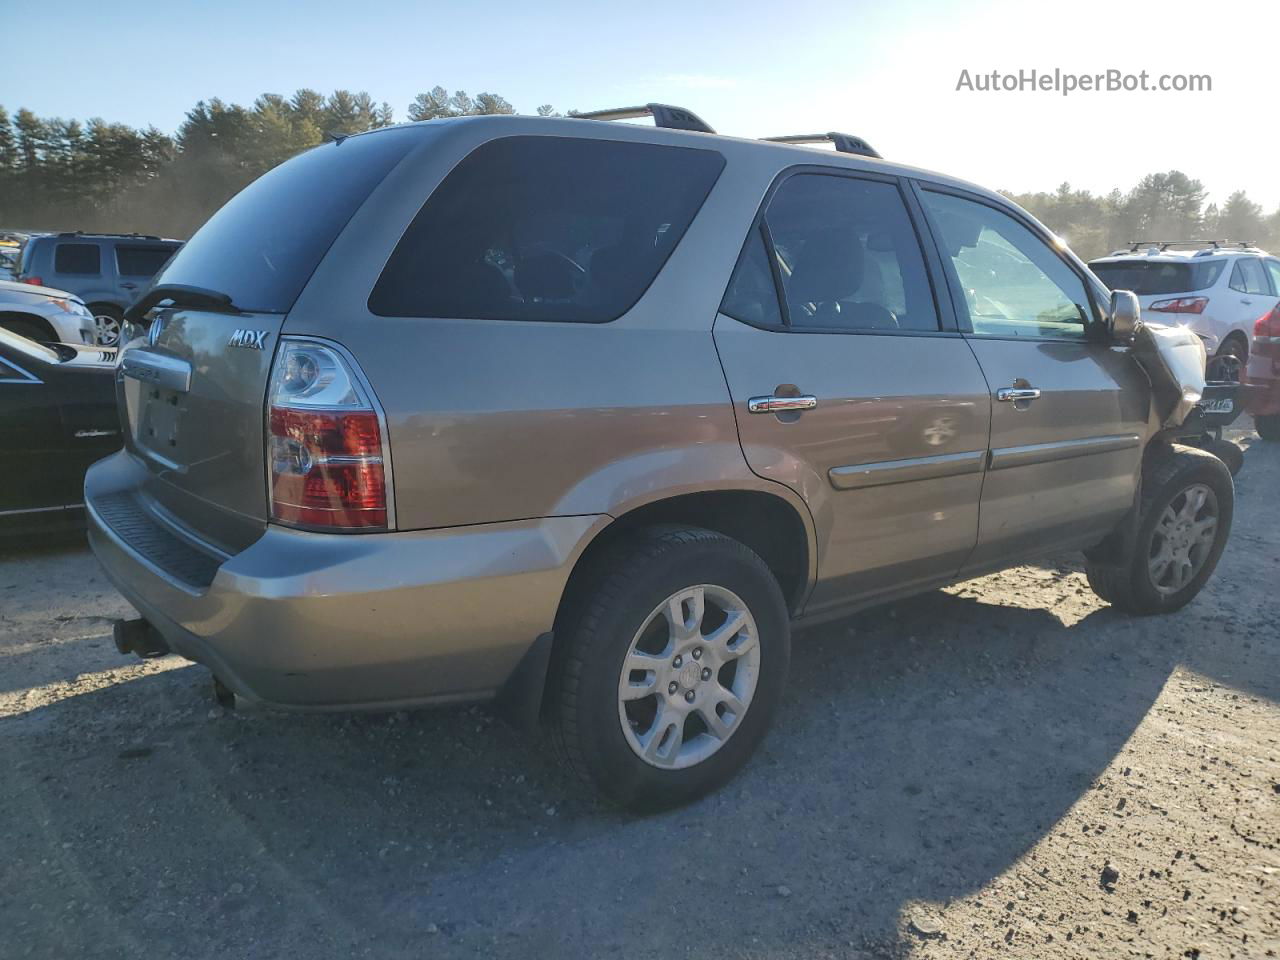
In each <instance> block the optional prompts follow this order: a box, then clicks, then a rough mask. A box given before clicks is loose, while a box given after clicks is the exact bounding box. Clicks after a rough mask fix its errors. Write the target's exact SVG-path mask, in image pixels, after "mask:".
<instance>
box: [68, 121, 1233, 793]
mask: <svg viewBox="0 0 1280 960" xmlns="http://www.w3.org/2000/svg"><path fill="white" fill-rule="evenodd" d="M634 112H644V113H650V114H652V115H653V116H654V118H655V120H656V121H657V123H658V125H657V126H655V127H647V126H640V125H636V124H619V123H607V122H602V120H603V119H614V118H616V117H618V116H623V115H627V112H621V113H619V112H614V113H610V114H605V115H602V116H601V117H600V118H590V117H588V118H575V119H550V118H535V117H480V118H463V119H451V120H443V121H431V122H427V123H417V124H411V125H406V126H400V127H392V128H388V129H385V130H379V131H375V132H371V133H367V134H361V135H358V136H351V137H347V138H344V139H341V140H339V141H337V142H333V143H328V144H325V145H323V146H320V147H317V148H315V149H314V150H311V151H309V152H307V153H305V154H303V155H301V156H299V157H297V158H295V159H293V160H290V161H289V162H287V163H285V164H283V165H281V166H280V167H278V168H276V169H275V170H273V171H271V172H270V173H268V174H266V175H265V176H263V177H262V178H261V179H260V180H258V181H257V182H255V183H254V184H252V185H251V186H250V187H248V188H247V189H246V190H244V192H242V193H241V194H240V195H239V196H237V197H235V198H234V199H233V200H232V201H230V202H229V203H228V204H227V205H226V206H225V207H224V208H223V209H222V210H221V211H220V212H219V213H218V214H217V215H215V216H214V217H213V218H212V219H211V220H210V221H209V222H208V224H206V225H205V227H204V228H203V229H201V230H200V232H199V233H198V234H197V235H196V236H195V237H193V238H192V239H191V241H190V242H189V243H188V244H187V245H186V246H185V247H184V248H183V249H182V250H181V251H180V252H179V253H178V254H177V255H176V256H175V257H174V258H173V260H172V261H171V262H170V263H169V264H168V265H167V266H166V267H165V268H164V270H163V271H162V272H161V274H160V275H159V276H158V277H157V278H156V282H155V285H154V286H153V287H152V288H151V289H150V291H149V292H147V293H146V294H145V295H144V296H143V297H142V299H141V300H140V301H139V302H138V303H137V304H136V305H135V306H134V307H133V308H132V309H131V311H130V313H129V315H128V317H127V320H128V321H129V325H128V333H127V336H126V340H127V344H126V346H125V347H124V349H123V350H122V356H121V360H120V363H119V367H118V390H119V402H120V407H121V414H122V417H123V419H124V422H125V425H126V430H125V433H126V449H125V450H123V451H122V452H121V453H119V454H118V455H115V456H113V457H111V458H109V459H107V460H104V461H102V462H100V463H98V464H97V465H96V466H94V467H93V468H92V469H91V470H90V471H89V474H88V477H87V479H86V482H85V487H86V491H85V492H86V502H87V504H88V510H89V513H90V538H91V541H92V544H93V548H94V550H95V551H96V552H97V555H98V557H99V558H100V560H101V561H102V564H103V566H104V567H105V568H106V570H107V572H108V574H109V575H110V577H111V579H112V580H113V581H114V582H115V583H116V585H117V586H118V587H119V588H120V590H121V591H122V592H123V593H124V595H125V596H126V597H127V598H128V599H129V600H130V601H131V602H132V603H133V604H134V605H135V606H136V607H137V609H138V610H139V611H140V613H141V614H142V617H143V618H144V619H143V620H136V621H130V622H122V623H120V624H118V625H117V631H116V639H117V643H118V644H119V646H120V647H121V649H122V650H124V651H133V652H136V653H141V654H144V655H152V654H158V653H162V652H166V651H169V650H172V651H174V652H177V653H180V654H182V655H183V656H186V657H188V658H191V659H193V660H197V661H199V662H201V663H203V664H206V665H207V666H208V667H209V668H210V669H211V670H212V671H213V673H214V675H215V677H216V688H217V689H218V690H219V691H221V693H222V694H223V695H224V696H231V695H238V696H241V697H246V698H253V699H256V700H261V701H266V702H269V703H274V704H278V705H283V706H288V707H292V708H300V709H339V710H345V709H362V708H374V709H386V708H401V707H406V706H413V705H419V704H428V703H443V702H454V701H463V700H476V699H485V698H497V699H498V700H499V701H500V703H501V704H502V705H503V706H504V707H505V708H506V709H507V710H509V711H510V712H512V713H513V714H515V715H519V716H525V717H536V716H538V715H541V716H543V717H544V718H546V719H548V720H549V721H550V722H551V724H552V725H553V727H554V729H555V730H556V731H557V732H558V736H559V739H560V740H561V742H562V743H563V745H564V747H565V751H566V753H567V755H568V758H569V760H570V761H571V762H572V764H573V765H574V766H575V767H576V768H577V769H578V770H580V771H581V772H583V773H585V774H587V775H589V776H590V777H591V778H592V779H593V780H594V781H595V782H596V783H597V784H598V786H599V788H600V789H601V790H602V791H603V792H604V793H606V794H607V795H609V796H610V797H612V798H613V799H615V800H617V801H619V802H621V803H624V804H627V805H631V806H634V807H650V808H651V807H655V806H663V805H669V804H674V803H679V802H683V801H686V800H688V799H690V798H692V797H695V796H697V795H699V794H701V793H704V792H705V791H707V790H709V789H712V788H714V787H715V786H717V785H718V784H720V783H722V782H723V781H725V780H726V779H727V778H728V777H729V776H731V775H732V774H733V773H734V772H735V771H736V770H737V769H738V768H739V767H740V766H741V765H742V764H743V762H744V761H745V760H746V759H747V758H748V756H749V755H750V754H751V752H752V751H753V750H754V749H755V747H756V746H757V745H758V743H759V742H760V740H761V738H762V737H763V736H764V734H765V731H766V729H767V728H768V726H769V723H770V720H771V717H772V715H773V713H774V711H775V709H776V708H777V705H778V702H779V697H780V694H781V691H782V688H783V685H784V681H785V678H786V673H787V665H788V661H789V658H790V651H791V646H790V644H791V629H792V626H793V625H794V624H797V623H806V624H807V623H810V622H814V621H819V620H822V619H824V618H830V617H835V616H840V615H842V614H846V613H848V612H849V611H851V610H853V609H855V608H857V607H861V606H865V605H868V604H873V603H878V602H881V601H884V600H887V599H890V598H894V597H901V596H904V595H907V594H912V593H917V592H920V591H925V590H930V589H933V588H936V587H938V586H940V585H943V584H947V583H950V582H953V581H957V580H961V579H964V578H967V577H972V576H975V575H977V574H981V573H986V572H988V571H992V570H996V569H999V568H1002V567H1007V566H1009V565H1011V564H1016V563H1021V562H1024V561H1026V560H1028V559H1030V558H1033V557H1035V556H1038V555H1041V554H1046V553H1061V552H1062V551H1065V550H1071V549H1084V550H1086V551H1087V556H1088V557H1089V558H1090V568H1089V569H1090V582H1091V583H1093V584H1094V586H1095V589H1097V590H1098V591H1099V592H1100V593H1101V594H1102V595H1103V596H1104V597H1106V598H1107V599H1109V600H1111V601H1112V602H1113V603H1115V604H1117V605H1119V606H1120V607H1122V608H1124V609H1126V610H1130V611H1133V612H1141V613H1147V612H1159V611H1164V610H1173V609H1175V608H1177V607H1179V606H1181V605H1183V604H1185V603H1186V602H1187V601H1189V600H1190V599H1191V598H1192V597H1193V596H1194V595H1195V594H1196V593H1197V592H1198V591H1199V589H1200V588H1201V586H1203V584H1204V582H1205V580H1206V579H1207V578H1208V577H1209V575H1210V574H1211V573H1212V571H1213V568H1214V566H1215V564H1216V562H1217V560H1218V556H1219V554H1220V553H1221V550H1222V548H1223V544H1224V542H1225V540H1226V537H1227V534H1228V528H1229V525H1230V520H1231V510H1232V486H1231V479H1230V477H1229V475H1228V474H1227V471H1226V470H1225V468H1224V467H1223V466H1222V464H1221V463H1220V462H1219V461H1217V460H1215V459H1214V458H1213V457H1211V456H1209V455H1207V454H1202V453H1199V452H1197V451H1191V450H1187V449H1184V448H1179V447H1176V446H1173V445H1171V444H1170V443H1169V442H1168V441H1167V440H1166V439H1165V436H1164V433H1163V431H1162V421H1163V420H1164V418H1165V417H1166V416H1167V409H1162V407H1167V406H1168V404H1166V403H1165V402H1164V401H1162V400H1161V398H1160V396H1159V391H1153V389H1152V386H1151V381H1150V380H1149V379H1148V376H1147V374H1145V373H1144V372H1143V370H1142V369H1141V368H1140V366H1139V365H1138V363H1137V362H1136V360H1135V358H1134V356H1133V353H1132V351H1131V349H1130V348H1129V347H1128V346H1127V343H1128V334H1129V333H1130V332H1131V327H1132V323H1133V320H1134V318H1133V316H1132V315H1131V313H1129V312H1128V310H1129V308H1128V307H1126V306H1125V304H1126V303H1129V302H1130V301H1132V297H1129V299H1128V301H1126V300H1124V299H1123V297H1124V295H1120V294H1118V295H1117V297H1118V298H1119V299H1118V300H1117V301H1116V302H1118V303H1120V304H1121V307H1120V308H1117V307H1116V306H1114V305H1113V302H1112V300H1111V298H1110V295H1109V294H1108V292H1107V291H1106V289H1105V288H1104V287H1103V286H1102V285H1101V284H1100V283H1099V282H1098V281H1097V280H1096V279H1095V278H1094V277H1093V276H1092V275H1091V274H1090V273H1089V271H1088V270H1087V269H1086V268H1085V267H1084V266H1083V265H1082V264H1081V263H1080V261H1079V260H1077V259H1076V258H1075V257H1074V256H1073V255H1072V254H1071V253H1070V252H1069V251H1068V250H1067V249H1066V248H1065V247H1064V246H1063V245H1062V244H1061V243H1060V242H1059V241H1057V240H1056V239H1055V238H1054V237H1053V236H1052V235H1051V234H1050V233H1048V232H1047V231H1046V230H1045V229H1044V228H1043V227H1042V226H1041V225H1039V224H1038V223H1037V222H1036V221H1035V220H1033V219H1032V218H1030V217H1029V216H1027V214H1025V213H1024V212H1023V211H1022V210H1020V209H1019V208H1017V207H1016V206H1014V205H1013V204H1011V203H1010V202H1009V201H1008V200H1006V199H1004V198H1003V197H1001V196H999V195H997V194H995V193H991V192H990V191H987V190H983V189H980V188H977V187H974V186H971V185H968V184H965V183H961V182H959V181H956V180H952V179H950V178H948V177H943V176H939V175H935V174H930V173H925V172H923V171H919V170H914V169H909V168H904V167H901V166H897V165H895V164H892V163H887V162H885V161H883V160H881V159H879V158H878V156H877V155H876V154H875V153H874V152H873V151H871V150H870V148H869V147H867V146H866V145H865V143H863V142H862V141H860V140H858V139H857V138H854V137H845V136H839V135H829V139H831V140H833V141H834V142H835V144H836V146H837V147H838V148H839V150H837V151H825V150H817V149H813V148H810V147H805V146H797V145H794V144H792V143H776V142H774V143H770V142H762V141H750V140H738V139H732V138H728V137H720V136H716V135H714V134H713V132H712V131H711V130H710V129H709V128H707V127H706V126H705V124H703V123H702V122H701V121H700V120H698V118H697V117H696V116H694V115H692V114H690V113H689V112H688V111H683V110H679V109H675V108H667V107H662V106H659V105H653V106H651V107H649V108H645V109H644V110H640V111H634ZM788 139H791V140H796V139H800V138H788ZM818 139H827V138H826V137H824V138H818ZM1117 313H1121V314H1123V316H1116V314H1117ZM1202 356H1203V352H1201V357H1202ZM1176 400H1177V398H1176V397H1175V398H1174V401H1170V402H1175V401H1176ZM856 655H857V654H856V651H854V650H851V651H850V656H856Z"/></svg>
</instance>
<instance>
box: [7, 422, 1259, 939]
mask: <svg viewBox="0 0 1280 960" xmlns="http://www.w3.org/2000/svg"><path fill="white" fill-rule="evenodd" d="M1250 436H1251V434H1248V433H1245V432H1240V433H1239V434H1238V439H1239V440H1240V442H1241V443H1244V444H1246V445H1247V444H1249V443H1250V440H1249V437H1250ZM1237 489H1238V497H1239V499H1238V504H1237V513H1236V528H1235V532H1234V533H1233V535H1232V539H1231V543H1230V545H1229V547H1228V549H1227V552H1226V554H1225V556H1224V558H1223V562H1222V565H1221V566H1220V567H1219V570H1218V574H1217V576H1216V577H1215V578H1214V580H1213V581H1212V582H1211V583H1210V584H1209V587H1208V588H1207V589H1206V590H1205V592H1204V593H1203V594H1202V595H1201V596H1200V598H1198V599H1197V600H1196V601H1195V602H1194V603H1192V604H1191V606H1189V607H1188V608H1187V609H1186V610H1184V611H1182V612H1181V613H1179V614H1176V615H1173V616H1169V617H1161V618H1151V619H1143V620H1137V619H1128V618H1126V617H1123V616H1119V615H1116V614H1113V613H1112V612H1111V611H1110V610H1109V609H1108V608H1106V607H1105V606H1103V605H1102V604H1101V603H1100V602H1099V601H1098V600H1097V599H1096V598H1095V597H1094V596H1093V594H1092V593H1090V592H1089V589H1088V587H1087V586H1086V584H1085V580H1084V576H1083V575H1082V573H1081V572H1080V569H1079V566H1078V565H1077V564H1076V563H1075V562H1074V560H1071V559H1066V560H1064V561H1063V562H1061V563H1057V564H1054V563H1049V564H1044V565H1040V566H1028V567H1021V568H1018V569H1015V570H1011V571H1008V572H1006V573H1003V574H1000V575H998V576H991V577H984V578H982V579H979V580H973V581H970V582H968V583H964V584H960V585H959V586H956V587H954V588H951V589H949V590H945V591H937V592H934V593H932V594H929V595H926V596H924V597H921V598H919V599H917V600H913V601H911V602H909V603H903V604H899V605H898V606H896V607H891V608H882V609H878V610H873V611H869V612H866V613H864V614H861V615H859V616H857V617H854V618H852V619H849V620H846V621H842V622H839V623H836V624H832V625H829V626H826V627H823V628H820V629H815V630H813V631H810V632H808V633H806V634H803V635H801V636H799V637H798V638H797V642H796V645H795V664H794V668H793V675H792V679H791V683H790V687H789V693H788V695H787V698H786V700H785V701H784V704H783V708H782V710H781V713H780V717H779V721H778V723H777V726H776V728H775V730H774V731H773V733H772V734H771V736H770V738H769V739H768V741H767V742H766V744H765V746H764V748H763V749H762V751H761V752H760V753H759V754H758V755H757V756H756V758H755V759H754V760H753V761H752V763H751V764H750V765H749V766H748V768H747V769H746V771H745V772H744V773H743V774H742V775H741V776H739V777H738V778H737V779H736V780H735V781H734V782H733V783H732V784H730V785H729V786H728V787H727V788H726V789H724V790H722V791H720V792H719V793H718V794H716V795H715V796H712V797H709V798H707V799H706V800H704V801H702V802H700V803H698V804H696V805H694V806H692V807H690V808H687V809H684V810H681V811H677V812H674V813H669V814H664V815H661V816H654V817H649V818H643V819H637V818H634V817H630V816H626V815H623V814H620V813H618V812H616V811H613V810H611V809H609V808H606V807H604V806H602V805H600V804H599V803H597V802H596V801H595V800H594V799H593V798H592V797H591V796H589V795H587V794H586V793H585V792H584V790H583V789H581V788H580V787H579V786H578V785H577V784H576V783H575V782H573V781H571V780H569V779H568V778H567V777H566V776H565V775H563V774H562V773H561V772H560V770H559V769H558V768H557V766H556V765H555V763H554V761H553V759H552V757H551V754H550V751H549V750H548V749H547V748H546V747H545V746H543V745H541V744H540V743H539V742H538V741H537V740H536V739H534V738H531V737H529V736H525V735H522V734H520V733H517V732H515V731H513V730H510V729H508V728H507V727H506V726H505V725H504V724H503V723H502V722H501V721H495V720H494V719H493V718H492V717H490V716H489V715H488V714H487V713H485V712H484V711H483V710H480V709H476V708H471V709H454V710H443V711H434V712H420V713H411V714H405V713H401V714H392V715H361V716H339V715H328V716H303V715H294V714H283V713H277V712H271V711H265V710H239V711H235V712H227V711H224V710H222V709H220V708H218V707H216V706H215V705H214V702H213V700H212V699H211V696H210V692H209V685H208V676H207V674H206V673H205V671H204V670H203V668H200V667H196V666H190V665H187V664H185V663H183V662H181V661H178V660H177V659H176V658H165V659H163V660H158V661H151V662H149V663H145V664H141V663H137V662H135V663H133V664H130V662H129V661H127V660H124V659H123V658H121V657H119V656H118V655H117V654H116V653H115V650H114V648H113V647H112V645H111V641H110V638H109V637H108V636H107V635H106V633H105V631H106V630H107V628H108V625H109V620H110V618H112V617H116V616H120V615H122V614H126V613H127V612H128V607H127V605H126V604H125V603H124V602H123V601H122V600H121V599H120V598H119V597H118V595H116V594H115V592H114V591H113V590H112V589H111V588H110V586H109V585H108V584H107V582H106V581H105V579H104V578H103V577H102V575H101V574H100V573H99V572H98V569H97V567H96V565H95V562H94V560H93V558H92V556H91V555H90V554H89V553H88V552H87V551H86V550H85V549H83V548H81V547H79V546H75V545H73V546H68V547H64V548H60V549H58V548H46V549H43V550H39V551H34V552H32V551H28V552H24V553H9V554H6V555H5V556H4V557H3V558H0V763H2V764H3V767H2V769H3V779H2V780H0V957H4V958H8V957H25V956H38V957H59V958H62V957H78V958H79V957H143V956H145V957H148V958H161V957H183V958H188V960H190V958H203V957H219V958H222V957H236V958H240V957H259V956H261V957H282V958H291V957H299V958H301V957H307V958H314V957H330V956H332V957H357V956H372V957H399V956H413V957H443V958H448V957H471V956H486V957H487V956H499V957H507V956H511V957H521V958H527V957H542V956H556V957H577V956H625V957H627V958H636V957H675V956H680V957H684V956H692V957H715V958H733V957H744V958H755V957H771V958H815V957H858V958H871V957H885V958H888V957H904V956H911V957H947V958H950V957H989V956H993V955H1008V956H1021V957H1037V958H1039V957H1077V956H1097V957H1130V956H1134V957H1190V958H1196V957H1199V958H1204V960H1208V958H1218V957H1223V958H1225V957H1275V956H1280V626H1278V623H1277V613H1278V612H1280V605H1278V604H1277V600H1276V592H1277V588H1278V587H1280V497H1277V491H1280V446H1276V445H1270V444H1268V445H1263V444H1261V443H1259V442H1257V441H1256V438H1255V439H1254V442H1253V443H1252V447H1251V449H1250V452H1249V454H1248V459H1247V463H1246V465H1245V468H1244V471H1243V472H1242V474H1241V476H1240V479H1239V483H1238V487H1237ZM353 642H358V638H353Z"/></svg>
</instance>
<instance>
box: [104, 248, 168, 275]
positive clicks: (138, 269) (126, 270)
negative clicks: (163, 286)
mask: <svg viewBox="0 0 1280 960" xmlns="http://www.w3.org/2000/svg"><path fill="white" fill-rule="evenodd" d="M177 249H178V248H177V247H176V246H168V247H156V246H151V247H145V246H137V247H135V246H128V247H126V246H123V245H122V246H117V247H116V269H117V270H118V271H119V272H120V275H121V276H122V277H153V276H155V274H156V271H157V270H159V269H160V268H161V267H163V266H164V263H165V261H166V260H168V259H169V258H170V257H171V256H173V251H175V250H177Z"/></svg>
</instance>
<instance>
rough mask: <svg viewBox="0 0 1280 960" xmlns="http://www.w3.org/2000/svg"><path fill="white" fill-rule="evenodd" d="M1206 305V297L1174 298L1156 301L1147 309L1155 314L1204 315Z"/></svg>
mask: <svg viewBox="0 0 1280 960" xmlns="http://www.w3.org/2000/svg"><path fill="white" fill-rule="evenodd" d="M1208 305H1209V298H1208V297H1175V298H1173V299H1172V300H1157V301H1156V302H1155V303H1153V304H1151V306H1149V307H1147V309H1148V310H1154V311H1155V312H1156V313H1204V308H1205V307H1207V306H1208Z"/></svg>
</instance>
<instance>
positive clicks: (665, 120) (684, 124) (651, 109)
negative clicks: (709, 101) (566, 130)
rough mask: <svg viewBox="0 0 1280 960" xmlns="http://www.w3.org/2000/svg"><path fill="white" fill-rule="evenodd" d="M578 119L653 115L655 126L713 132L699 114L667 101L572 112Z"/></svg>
mask: <svg viewBox="0 0 1280 960" xmlns="http://www.w3.org/2000/svg"><path fill="white" fill-rule="evenodd" d="M572 116H574V117H576V118H577V119H579V120H635V119H637V118H639V117H653V125H654V126H655V127H666V128H667V129H669V130H692V131H693V132H694V133H715V131H714V130H712V129H711V127H710V126H709V125H708V124H707V122H706V121H705V120H703V119H702V118H701V117H700V116H698V115H697V114H696V113H694V112H693V111H692V110H686V109H685V108H684V107H673V106H671V105H670V104H668V103H646V104H645V105H644V106H642V107H615V108H614V109H612V110H591V111H589V112H587V113H574V114H572Z"/></svg>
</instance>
